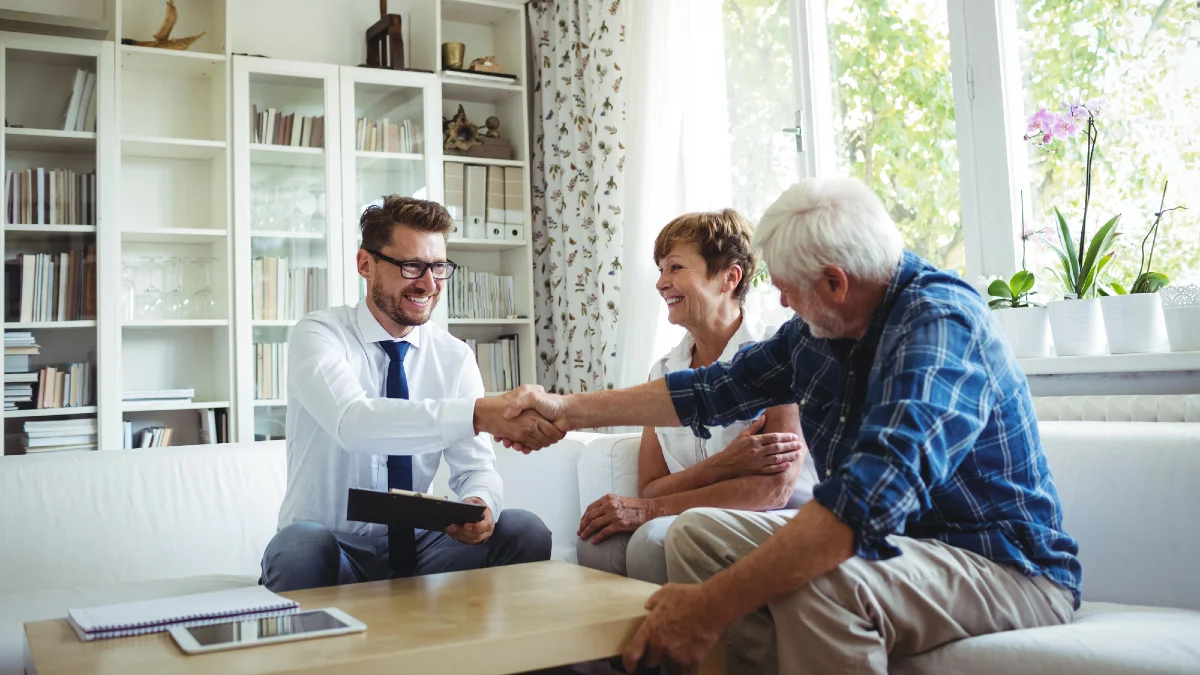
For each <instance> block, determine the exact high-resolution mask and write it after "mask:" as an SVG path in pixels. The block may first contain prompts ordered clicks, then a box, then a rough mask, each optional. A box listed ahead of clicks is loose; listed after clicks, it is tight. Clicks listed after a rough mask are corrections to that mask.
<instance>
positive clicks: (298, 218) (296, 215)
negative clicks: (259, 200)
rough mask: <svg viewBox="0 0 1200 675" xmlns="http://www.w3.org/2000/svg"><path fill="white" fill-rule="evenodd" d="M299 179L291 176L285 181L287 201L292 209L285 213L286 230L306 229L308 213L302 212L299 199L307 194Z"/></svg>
mask: <svg viewBox="0 0 1200 675" xmlns="http://www.w3.org/2000/svg"><path fill="white" fill-rule="evenodd" d="M303 188H304V186H303V185H301V183H300V181H299V179H296V178H293V179H291V180H289V181H288V182H287V191H286V192H285V193H284V194H286V195H287V202H288V203H289V204H291V205H292V210H291V211H289V212H288V214H287V217H286V218H287V228H286V229H287V231H288V232H304V231H305V230H307V229H308V215H307V214H306V213H305V212H304V208H303V205H302V204H301V201H302V200H304V198H305V197H306V196H307V195H308V191H307V190H305V189H303Z"/></svg>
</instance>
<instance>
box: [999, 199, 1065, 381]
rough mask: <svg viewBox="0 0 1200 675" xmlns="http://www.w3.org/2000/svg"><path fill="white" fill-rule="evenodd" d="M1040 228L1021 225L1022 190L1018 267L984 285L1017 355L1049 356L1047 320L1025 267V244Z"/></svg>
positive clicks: (1023, 208)
mask: <svg viewBox="0 0 1200 675" xmlns="http://www.w3.org/2000/svg"><path fill="white" fill-rule="evenodd" d="M1040 233H1041V230H1037V231H1035V230H1032V229H1030V228H1028V227H1026V226H1025V193H1024V192H1022V193H1021V270H1020V271H1019V272H1017V273H1016V274H1014V275H1013V276H1012V279H1010V280H1008V281H1005V280H1003V279H993V280H991V282H990V283H989V284H988V285H987V292H988V295H990V296H991V297H992V299H991V300H990V301H989V302H988V306H989V307H991V308H992V309H993V310H996V311H995V313H994V316H995V317H996V321H998V322H999V323H1000V328H1001V329H1002V330H1003V331H1004V336H1005V337H1006V338H1007V339H1008V344H1009V346H1011V347H1012V350H1013V354H1014V355H1015V356H1016V357H1017V358H1041V357H1046V356H1050V353H1051V346H1052V344H1053V343H1052V340H1051V337H1050V319H1049V316H1048V315H1047V313H1046V307H1045V305H1043V304H1041V303H1039V302H1034V301H1033V300H1031V299H1030V297H1031V296H1032V294H1033V293H1034V286H1035V285H1036V284H1037V278H1036V277H1035V276H1034V274H1033V273H1032V272H1030V271H1028V270H1027V269H1025V246H1026V244H1027V243H1028V241H1029V239H1030V238H1031V237H1033V236H1034V235H1036V234H1040Z"/></svg>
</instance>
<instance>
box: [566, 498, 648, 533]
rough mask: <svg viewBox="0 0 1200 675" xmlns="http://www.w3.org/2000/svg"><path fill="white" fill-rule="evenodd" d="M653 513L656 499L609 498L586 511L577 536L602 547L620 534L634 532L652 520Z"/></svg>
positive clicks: (598, 500)
mask: <svg viewBox="0 0 1200 675" xmlns="http://www.w3.org/2000/svg"><path fill="white" fill-rule="evenodd" d="M654 513H655V505H654V500H653V499H641V498H639V497H618V496H617V495H614V494H607V495H604V496H603V497H601V498H600V499H597V500H596V501H594V502H592V503H591V505H590V506H588V507H587V511H586V512H584V514H583V518H582V519H580V521H579V531H578V532H577V533H576V534H578V535H579V538H580V539H590V540H591V542H592V543H593V544H599V543H600V542H602V541H604V540H605V539H608V538H609V537H611V536H613V535H614V534H617V533H619V532H633V531H634V530H636V529H638V528H639V527H641V526H642V525H643V524H645V523H646V522H648V521H650V520H653V519H654V517H655V515H654Z"/></svg>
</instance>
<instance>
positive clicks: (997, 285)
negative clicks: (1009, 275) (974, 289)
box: [988, 279, 1014, 300]
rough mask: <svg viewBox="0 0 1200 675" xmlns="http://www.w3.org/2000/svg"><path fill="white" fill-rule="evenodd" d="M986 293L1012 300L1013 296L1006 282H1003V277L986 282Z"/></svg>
mask: <svg viewBox="0 0 1200 675" xmlns="http://www.w3.org/2000/svg"><path fill="white" fill-rule="evenodd" d="M988 295H994V296H996V297H998V298H1004V299H1005V300H1012V299H1013V297H1014V296H1013V292H1012V289H1011V288H1009V287H1008V284H1006V283H1004V280H1003V279H996V280H995V281H993V282H992V283H990V284H988Z"/></svg>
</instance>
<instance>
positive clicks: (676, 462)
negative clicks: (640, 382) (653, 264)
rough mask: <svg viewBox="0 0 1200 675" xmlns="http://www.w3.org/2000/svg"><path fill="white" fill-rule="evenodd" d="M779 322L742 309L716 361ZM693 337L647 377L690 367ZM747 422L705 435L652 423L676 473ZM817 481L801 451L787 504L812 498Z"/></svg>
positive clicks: (722, 444)
mask: <svg viewBox="0 0 1200 675" xmlns="http://www.w3.org/2000/svg"><path fill="white" fill-rule="evenodd" d="M778 330H779V328H778V326H767V325H765V324H764V323H763V322H762V321H761V320H759V318H758V316H756V315H755V314H753V313H750V312H746V311H745V309H743V310H742V324H741V325H740V326H738V329H737V331H736V332H734V334H733V337H731V338H729V342H727V343H725V350H724V351H723V352H721V357H720V358H719V359H717V360H718V361H726V362H728V361H731V360H733V357H734V355H736V354H737V353H738V351H739V350H740V349H741V348H742V347H745V346H747V345H751V344H754V343H755V342H760V341H762V340H763V339H765V338H767V337H770V336H771V335H774V334H775V332H776V331H778ZM695 344H696V341H695V339H693V338H692V334H691V333H687V334H685V335H684V336H683V340H681V341H680V342H679V344H677V345H675V347H674V348H673V349H671V351H669V352H667V354H666V356H664V357H662V358H661V359H659V360H658V361H656V362H655V363H654V365H653V366H652V367H651V368H650V379H651V380H659V379H662V378H663V377H665V376H666V374H667V373H670V372H674V371H677V370H687V369H689V368H691V363H692V347H693V346H695ZM748 426H750V422H734V423H733V424H730V425H729V426H727V427H708V431H709V433H710V434H712V438H708V439H704V438H700V437H699V436H696V435H695V434H693V433H692V430H691V429H690V428H688V427H655V428H654V431H655V435H656V436H658V443H659V445H661V446H662V453H663V459H665V460H666V461H667V468H668V469H669V470H670V471H671V473H679V472H680V471H683V470H684V469H688V468H691V467H693V466H695V465H697V464H699V463H700V462H702V461H704V460H706V459H708V458H709V457H711V456H713V455H715V454H717V453H718V452H721V451H722V450H724V449H725V448H727V447H729V444H730V443H732V442H733V441H734V439H736V438H737V436H738V434H740V433H742V431H744V430H745V429H746V427H748ZM816 484H817V467H816V465H815V464H814V463H813V458H812V453H811V452H805V453H804V468H803V469H802V470H801V471H800V476H799V478H798V479H797V481H796V490H795V491H794V492H793V493H792V499H791V501H790V502H789V503H788V506H789V508H798V507H799V506H800V505H802V504H803V503H804V502H807V501H808V500H809V499H811V498H812V488H813V486H814V485H816Z"/></svg>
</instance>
